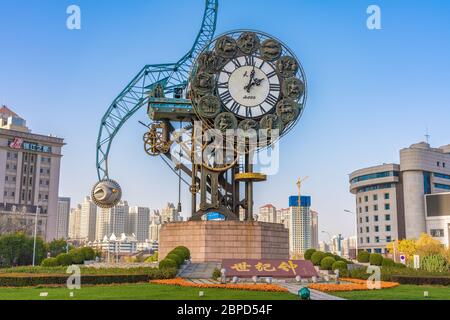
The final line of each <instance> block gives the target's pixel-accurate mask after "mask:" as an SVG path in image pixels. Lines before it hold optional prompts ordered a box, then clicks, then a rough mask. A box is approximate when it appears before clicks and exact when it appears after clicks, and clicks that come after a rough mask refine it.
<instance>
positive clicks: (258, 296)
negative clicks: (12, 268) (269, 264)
mask: <svg viewBox="0 0 450 320" xmlns="http://www.w3.org/2000/svg"><path fill="white" fill-rule="evenodd" d="M199 291H203V292H204V293H205V296H204V297H201V298H200V297H199ZM41 292H48V297H40V293H41ZM73 292H74V297H73V298H71V297H70V290H68V289H67V288H0V300H297V299H298V298H297V296H295V295H293V294H290V293H274V292H257V291H241V290H226V289H198V288H188V287H175V286H164V285H156V284H133V285H117V286H92V287H88V286H86V287H82V288H81V290H74V291H73Z"/></svg>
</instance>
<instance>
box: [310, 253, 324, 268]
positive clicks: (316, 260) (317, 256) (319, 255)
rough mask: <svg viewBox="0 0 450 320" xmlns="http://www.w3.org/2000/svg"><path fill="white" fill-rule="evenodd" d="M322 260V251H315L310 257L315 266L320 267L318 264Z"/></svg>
mask: <svg viewBox="0 0 450 320" xmlns="http://www.w3.org/2000/svg"><path fill="white" fill-rule="evenodd" d="M323 258H325V253H324V252H322V251H316V252H314V253H313V254H312V256H311V262H312V263H313V264H314V265H315V266H320V262H321V261H322V259H323Z"/></svg>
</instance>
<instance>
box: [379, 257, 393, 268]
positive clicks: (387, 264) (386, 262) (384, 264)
mask: <svg viewBox="0 0 450 320" xmlns="http://www.w3.org/2000/svg"><path fill="white" fill-rule="evenodd" d="M381 266H382V267H394V266H395V262H394V260H392V259H389V258H384V259H383V262H382V263H381Z"/></svg>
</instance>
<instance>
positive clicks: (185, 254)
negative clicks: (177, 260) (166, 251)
mask: <svg viewBox="0 0 450 320" xmlns="http://www.w3.org/2000/svg"><path fill="white" fill-rule="evenodd" d="M174 250H176V251H177V252H180V251H181V252H183V255H182V257H183V258H184V259H185V260H189V259H190V258H191V252H190V251H189V249H188V248H186V247H183V246H178V247H176V248H175V249H173V251H174Z"/></svg>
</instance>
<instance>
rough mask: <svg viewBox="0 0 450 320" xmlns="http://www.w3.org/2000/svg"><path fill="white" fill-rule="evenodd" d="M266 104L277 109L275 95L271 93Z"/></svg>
mask: <svg viewBox="0 0 450 320" xmlns="http://www.w3.org/2000/svg"><path fill="white" fill-rule="evenodd" d="M266 102H267V103H268V104H269V105H271V106H272V107H275V105H276V104H277V102H278V99H277V97H275V96H274V95H273V94H271V93H269V96H268V97H267V98H266Z"/></svg>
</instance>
